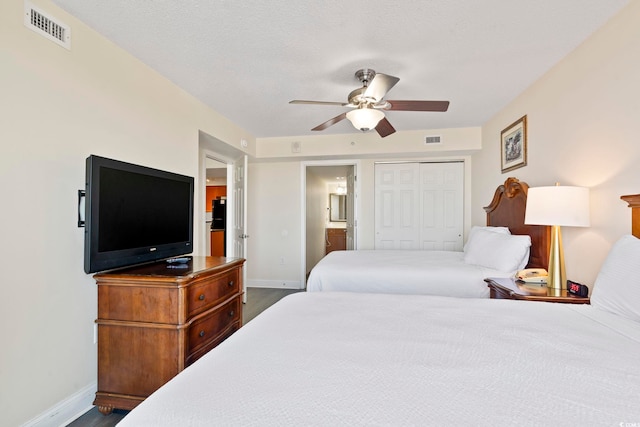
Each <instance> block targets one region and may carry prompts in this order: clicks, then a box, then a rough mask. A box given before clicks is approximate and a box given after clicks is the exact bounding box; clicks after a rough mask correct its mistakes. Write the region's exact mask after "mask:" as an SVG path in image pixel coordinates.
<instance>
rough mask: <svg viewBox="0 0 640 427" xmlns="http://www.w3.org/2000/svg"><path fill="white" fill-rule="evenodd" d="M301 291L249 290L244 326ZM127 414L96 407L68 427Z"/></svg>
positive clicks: (92, 426) (106, 423) (107, 424)
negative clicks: (99, 409)
mask: <svg viewBox="0 0 640 427" xmlns="http://www.w3.org/2000/svg"><path fill="white" fill-rule="evenodd" d="M300 291H301V290H300V289H271V288H247V303H246V304H245V305H244V306H243V309H242V322H243V324H246V323H247V322H250V321H251V320H252V319H253V318H255V317H256V316H257V315H258V314H260V313H262V312H263V311H264V310H266V309H267V308H269V307H270V306H271V305H273V304H274V303H276V302H277V301H279V300H280V299H281V298H283V297H285V296H287V295H289V294H292V293H295V292H300ZM127 412H128V411H124V410H115V411H113V412H112V413H111V414H109V415H102V414H101V413H100V412H98V408H96V407H94V408H92V409H91V410H90V411H88V412H86V413H85V414H84V415H82V416H81V417H80V418H78V419H77V420H75V421H73V422H72V423H71V424H69V425H68V426H67V427H113V426H115V425H116V424H118V422H120V420H122V419H123V418H124V417H125V415H127Z"/></svg>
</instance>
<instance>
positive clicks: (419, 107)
mask: <svg viewBox="0 0 640 427" xmlns="http://www.w3.org/2000/svg"><path fill="white" fill-rule="evenodd" d="M387 102H388V103H389V104H390V106H389V107H387V108H384V109H385V110H396V111H447V109H448V108H449V101H389V100H387Z"/></svg>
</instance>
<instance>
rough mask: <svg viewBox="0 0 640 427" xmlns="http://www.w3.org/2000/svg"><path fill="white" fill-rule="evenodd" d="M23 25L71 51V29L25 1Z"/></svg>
mask: <svg viewBox="0 0 640 427" xmlns="http://www.w3.org/2000/svg"><path fill="white" fill-rule="evenodd" d="M24 25H25V26H26V27H27V28H29V29H30V30H32V31H35V32H36V33H38V34H40V35H42V36H44V37H46V38H48V39H49V40H51V41H53V42H55V43H57V44H59V45H60V46H62V47H64V48H66V49H68V50H71V28H69V26H68V25H65V24H64V23H62V22H60V21H58V20H56V19H55V18H54V17H52V16H51V15H49V14H47V13H46V12H44V11H43V10H41V9H38V8H37V7H35V6H33V5H32V4H31V3H29V2H27V1H25V2H24Z"/></svg>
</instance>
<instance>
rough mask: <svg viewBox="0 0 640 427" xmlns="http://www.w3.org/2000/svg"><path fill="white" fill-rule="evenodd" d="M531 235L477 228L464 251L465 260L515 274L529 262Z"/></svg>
mask: <svg viewBox="0 0 640 427" xmlns="http://www.w3.org/2000/svg"><path fill="white" fill-rule="evenodd" d="M530 247H531V237H530V236H528V235H523V236H520V235H511V234H501V233H495V232H492V231H487V230H482V229H480V230H476V231H475V233H474V235H473V239H471V241H470V242H469V244H468V245H467V249H466V250H465V252H464V262H466V263H467V264H475V265H479V266H482V267H486V268H492V269H494V270H500V271H503V272H505V273H509V274H515V272H516V271H517V270H519V269H520V268H522V267H521V266H522V265H523V262H524V265H526V264H527V261H528V259H529V248H530Z"/></svg>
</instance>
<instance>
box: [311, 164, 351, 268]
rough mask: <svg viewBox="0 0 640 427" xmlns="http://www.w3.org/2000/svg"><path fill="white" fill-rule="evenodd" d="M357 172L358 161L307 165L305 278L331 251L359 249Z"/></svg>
mask: <svg viewBox="0 0 640 427" xmlns="http://www.w3.org/2000/svg"><path fill="white" fill-rule="evenodd" d="M356 171H357V165H356V163H355V162H354V161H345V162H341V163H338V162H335V161H334V162H331V161H329V162H309V163H305V164H303V177H304V185H303V191H304V195H303V198H302V200H303V203H304V206H303V212H304V218H303V219H304V220H303V224H304V230H303V236H304V239H303V240H304V242H303V248H304V253H305V256H304V257H303V260H302V261H303V267H302V269H303V272H304V276H305V278H306V275H307V274H308V273H309V272H310V271H311V269H312V268H313V267H314V266H315V265H316V264H317V263H318V261H320V260H321V259H322V258H323V257H324V256H325V255H326V254H327V253H329V252H331V251H333V250H353V249H356V242H357V236H356V234H357V227H356V225H357V221H356V218H357V204H356V198H357V191H356V188H357V185H356V182H357V178H356V176H357V174H356Z"/></svg>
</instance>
